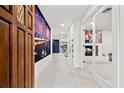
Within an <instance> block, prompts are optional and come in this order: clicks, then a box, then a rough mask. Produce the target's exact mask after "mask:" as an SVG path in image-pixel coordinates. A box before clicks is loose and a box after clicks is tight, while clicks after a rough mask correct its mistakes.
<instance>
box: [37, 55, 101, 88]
mask: <svg viewBox="0 0 124 93" xmlns="http://www.w3.org/2000/svg"><path fill="white" fill-rule="evenodd" d="M36 87H37V88H85V87H86V88H90V87H91V88H93V87H99V85H98V84H97V83H96V82H95V81H94V80H93V79H92V75H91V74H90V73H88V72H86V71H83V70H80V69H74V68H73V67H72V65H71V64H70V62H69V61H68V59H67V58H65V57H62V56H60V55H54V56H53V59H52V62H50V63H49V64H48V65H47V66H46V68H45V69H43V71H42V72H41V73H40V76H39V77H38V78H37V80H36Z"/></svg>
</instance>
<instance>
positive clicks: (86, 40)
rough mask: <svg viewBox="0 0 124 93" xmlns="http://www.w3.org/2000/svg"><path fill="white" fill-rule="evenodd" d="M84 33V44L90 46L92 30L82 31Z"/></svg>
mask: <svg viewBox="0 0 124 93" xmlns="http://www.w3.org/2000/svg"><path fill="white" fill-rule="evenodd" d="M84 31H85V43H86V44H92V43H93V31H92V30H84Z"/></svg>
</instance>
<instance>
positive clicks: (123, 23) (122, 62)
mask: <svg viewBox="0 0 124 93" xmlns="http://www.w3.org/2000/svg"><path fill="white" fill-rule="evenodd" d="M119 12H120V32H119V35H118V37H119V47H118V48H119V86H120V87H123V88H124V5H121V6H120V11H119Z"/></svg>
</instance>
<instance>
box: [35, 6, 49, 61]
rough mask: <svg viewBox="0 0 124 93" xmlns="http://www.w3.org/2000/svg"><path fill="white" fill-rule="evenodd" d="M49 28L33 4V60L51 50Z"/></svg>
mask: <svg viewBox="0 0 124 93" xmlns="http://www.w3.org/2000/svg"><path fill="white" fill-rule="evenodd" d="M50 51H51V28H50V26H49V25H48V23H47V21H46V19H45V18H44V16H43V14H42V13H41V11H40V9H39V8H38V6H35V62H38V61H39V60H41V59H43V58H44V57H46V56H48V55H49V54H50V53H51V52H50Z"/></svg>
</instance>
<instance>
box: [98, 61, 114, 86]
mask: <svg viewBox="0 0 124 93" xmlns="http://www.w3.org/2000/svg"><path fill="white" fill-rule="evenodd" d="M96 73H98V74H99V75H100V76H101V77H102V78H103V79H105V80H106V81H108V82H109V83H110V84H112V62H106V63H100V62H99V63H96Z"/></svg>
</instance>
